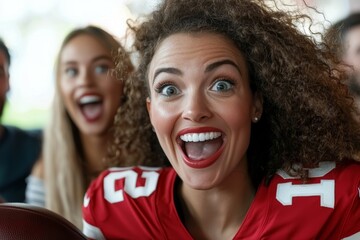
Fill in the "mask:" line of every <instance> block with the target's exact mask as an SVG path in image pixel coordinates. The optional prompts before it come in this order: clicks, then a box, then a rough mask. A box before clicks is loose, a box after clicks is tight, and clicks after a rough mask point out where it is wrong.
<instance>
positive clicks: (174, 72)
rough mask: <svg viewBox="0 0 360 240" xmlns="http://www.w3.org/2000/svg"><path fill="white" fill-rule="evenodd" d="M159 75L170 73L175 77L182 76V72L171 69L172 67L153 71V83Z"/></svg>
mask: <svg viewBox="0 0 360 240" xmlns="http://www.w3.org/2000/svg"><path fill="white" fill-rule="evenodd" d="M160 73H171V74H175V75H182V72H181V71H180V70H179V69H177V68H172V67H168V68H159V69H157V70H156V71H155V73H154V78H153V81H154V80H155V78H156V77H157V76H158V75H159V74H160Z"/></svg>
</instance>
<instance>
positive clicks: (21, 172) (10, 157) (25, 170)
mask: <svg viewBox="0 0 360 240" xmlns="http://www.w3.org/2000/svg"><path fill="white" fill-rule="evenodd" d="M10 60H11V58H10V53H9V50H8V48H7V46H6V45H5V43H4V41H3V40H1V39H0V198H2V199H3V201H5V202H24V201H25V190H26V178H27V177H28V175H29V174H30V172H31V169H32V166H33V165H34V163H35V161H36V159H37V158H38V157H39V154H40V148H41V130H24V129H20V128H18V127H15V126H8V125H4V124H2V122H1V116H2V113H3V109H4V105H5V102H6V94H7V92H8V91H9V89H10V83H9V79H10V74H9V66H10Z"/></svg>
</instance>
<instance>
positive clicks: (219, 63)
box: [205, 59, 241, 73]
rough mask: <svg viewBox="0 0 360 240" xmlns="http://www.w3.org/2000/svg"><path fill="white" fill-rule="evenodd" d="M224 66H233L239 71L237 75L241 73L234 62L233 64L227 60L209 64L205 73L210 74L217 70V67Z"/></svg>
mask: <svg viewBox="0 0 360 240" xmlns="http://www.w3.org/2000/svg"><path fill="white" fill-rule="evenodd" d="M226 64H229V65H232V66H234V67H235V68H236V69H237V70H238V71H239V73H241V71H240V68H239V66H238V65H237V64H236V63H235V62H233V61H231V60H229V59H225V60H222V61H218V62H214V63H211V64H210V65H209V66H207V67H206V69H205V72H211V71H212V70H214V69H215V68H218V67H219V66H221V65H226Z"/></svg>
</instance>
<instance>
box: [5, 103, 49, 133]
mask: <svg viewBox="0 0 360 240" xmlns="http://www.w3.org/2000/svg"><path fill="white" fill-rule="evenodd" d="M47 119H48V110H47V109H31V110H26V111H20V110H19V109H18V108H16V107H15V106H11V105H10V104H9V103H8V102H7V103H6V104H5V108H4V112H3V116H2V118H1V122H2V124H5V125H11V126H17V127H19V128H23V129H39V128H40V129H42V128H43V127H44V126H45V124H46V121H47Z"/></svg>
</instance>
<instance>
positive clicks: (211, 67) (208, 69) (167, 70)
mask: <svg viewBox="0 0 360 240" xmlns="http://www.w3.org/2000/svg"><path fill="white" fill-rule="evenodd" d="M226 64H229V65H232V66H234V67H235V68H236V69H237V70H238V71H239V73H241V71H240V68H239V66H238V65H237V64H236V63H235V62H233V61H231V60H229V59H225V60H222V61H218V62H214V63H211V64H210V65H209V66H207V67H206V69H205V72H206V73H207V72H211V71H213V70H214V69H216V68H218V67H219V66H221V65H226ZM160 73H171V74H175V75H180V76H181V75H183V73H182V71H180V70H179V69H177V68H172V67H168V68H159V69H157V70H156V71H155V73H154V78H153V82H154V81H155V78H156V77H157V76H158V75H159V74H160Z"/></svg>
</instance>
